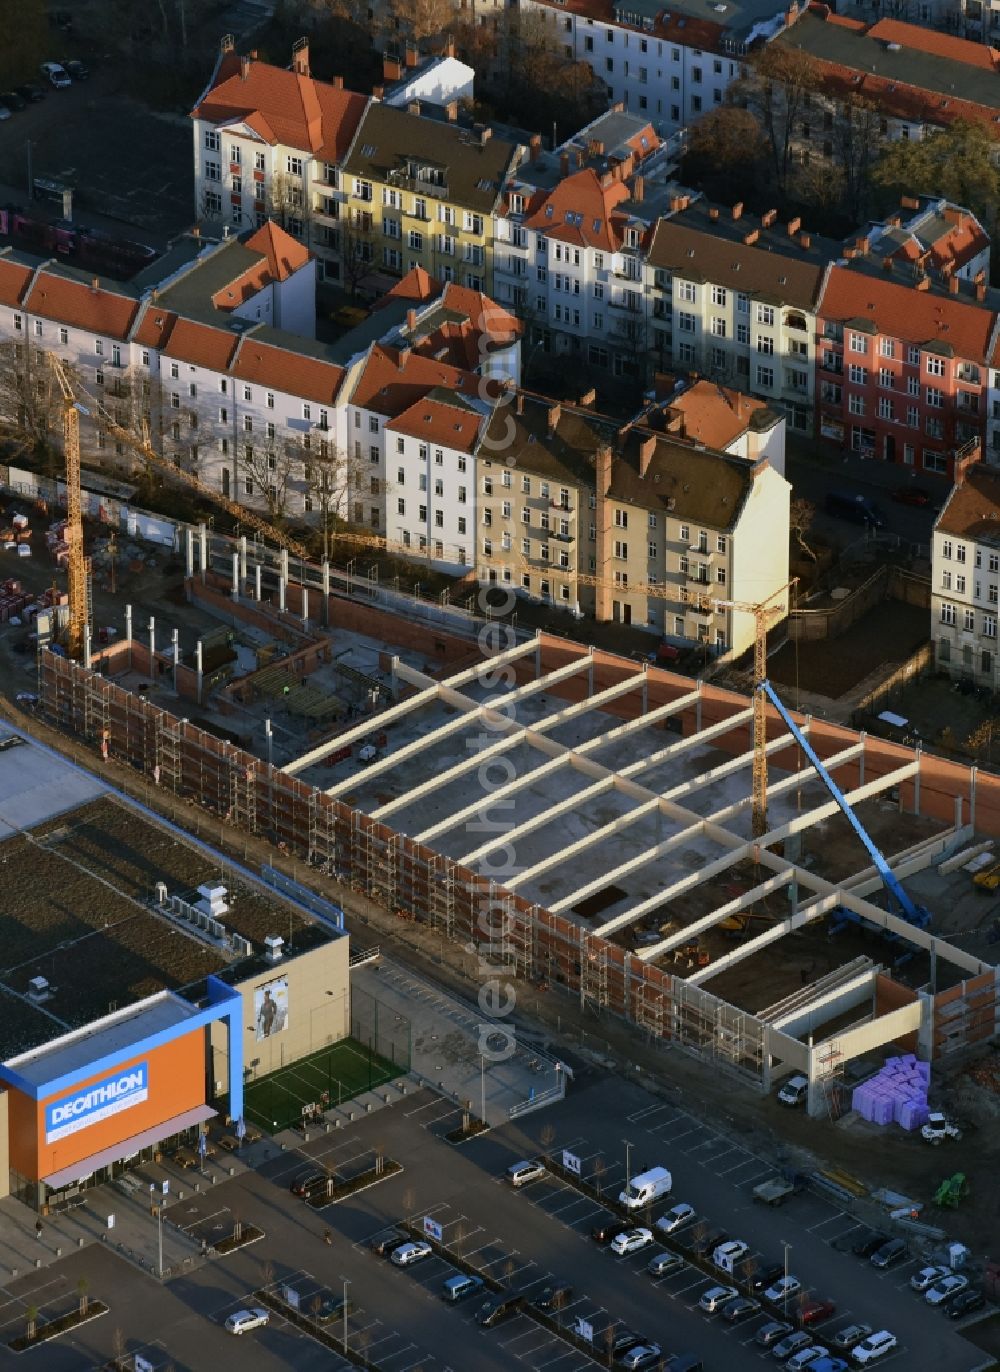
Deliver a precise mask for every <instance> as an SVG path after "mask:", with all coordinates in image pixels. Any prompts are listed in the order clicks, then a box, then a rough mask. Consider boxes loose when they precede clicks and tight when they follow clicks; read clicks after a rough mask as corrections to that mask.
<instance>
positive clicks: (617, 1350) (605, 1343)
mask: <svg viewBox="0 0 1000 1372" xmlns="http://www.w3.org/2000/svg"><path fill="white" fill-rule="evenodd" d="M645 1342H646V1340H645V1339H644V1338H643V1336H642V1335H641V1334H636V1333H635V1332H634V1330H632V1329H629V1328H628V1326H627V1325H624V1324H619V1325H615V1326H614V1327H613V1330H612V1334H611V1337H610V1339H609V1337H608V1333H607V1330H606V1329H605V1330H604V1332H603V1335H602V1338H601V1345H602V1347H604V1348H609V1347H610V1349H611V1355H612V1357H615V1358H620V1357H621V1356H622V1355H623V1354H624V1353H629V1352H631V1350H632V1349H633V1348H641V1347H642V1345H643V1344H644V1343H645Z"/></svg>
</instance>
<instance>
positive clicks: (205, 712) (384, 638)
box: [39, 537, 1000, 1115]
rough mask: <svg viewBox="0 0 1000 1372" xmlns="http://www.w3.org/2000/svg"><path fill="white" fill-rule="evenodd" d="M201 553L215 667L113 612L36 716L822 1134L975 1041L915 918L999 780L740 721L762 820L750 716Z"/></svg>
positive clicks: (963, 979) (63, 665)
mask: <svg viewBox="0 0 1000 1372" xmlns="http://www.w3.org/2000/svg"><path fill="white" fill-rule="evenodd" d="M194 542H195V545H196V546H197V538H196V537H195V539H194ZM213 560H217V559H213V556H212V554H211V551H210V552H209V555H208V556H207V558H206V564H205V565H201V566H199V565H198V562H199V559H198V558H197V557H195V558H193V559H192V561H193V562H194V566H192V568H191V570H192V572H193V575H192V576H191V577H189V578H188V579H187V581H186V585H187V590H188V596H189V601H190V603H192V604H195V605H199V606H201V607H202V608H203V610H204V611H205V614H206V620H207V617H208V616H209V615H214V616H215V617H216V623H218V621H219V620H220V619H221V620H222V621H223V622H225V623H226V624H227V625H228V629H227V634H226V639H225V642H226V653H227V656H228V661H227V662H226V663H224V664H223V665H222V667H221V668H214V669H213V670H212V671H211V672H210V671H209V670H208V667H207V665H206V660H205V655H204V649H202V654H201V661H200V664H198V663H196V664H195V665H194V666H188V665H186V664H185V662H184V661H183V660H182V656H183V655H182V654H181V652H180V650H179V648H178V649H177V650H176V651H175V647H174V640H173V637H172V634H171V635H170V636H169V637H168V636H165V629H166V626H163V625H159V626H154V630H153V632H154V635H159V636H160V640H161V646H159V647H158V646H157V643H156V638H155V636H154V638H153V641H152V643H151V642H150V640H149V636H148V634H147V635H143V634H141V633H140V632H139V630H138V629H137V628H136V626H135V625H134V624H132V623H131V622H128V623H126V624H125V625H124V626H123V629H124V631H123V632H121V633H120V634H117V633H116V634H115V635H114V637H113V639H112V641H110V642H109V643H108V644H106V645H104V646H100V647H96V648H88V651H87V659H86V660H87V661H88V662H89V666H87V665H85V663H74V662H73V661H71V660H69V659H67V658H66V657H64V656H59V655H57V654H54V653H52V652H51V651H46V652H44V653H43V654H42V659H41V670H40V677H39V680H40V687H39V693H40V696H41V706H42V709H43V710H44V713H45V716H46V717H47V719H48V720H49V721H51V722H52V723H53V724H56V725H58V726H59V727H60V728H62V729H66V730H69V731H71V732H73V733H75V734H79V735H81V736H82V737H84V738H85V739H87V740H88V741H89V742H90V743H91V744H92V745H93V746H94V747H95V748H96V749H99V750H101V751H104V752H105V754H106V755H107V756H109V757H114V758H115V759H118V760H122V761H125V762H127V763H128V764H129V765H130V766H132V767H134V768H137V769H138V770H140V771H142V772H143V773H144V774H145V775H147V776H150V777H152V778H153V779H154V780H155V781H156V783H157V785H158V786H159V787H160V788H162V789H164V790H166V791H169V792H171V793H173V794H176V795H178V796H182V797H185V798H187V799H189V800H192V801H194V802H196V803H197V804H198V805H199V806H201V807H203V808H205V809H206V810H208V811H209V812H211V813H212V814H215V815H218V816H221V817H223V818H224V819H225V820H227V821H228V822H229V823H230V824H233V825H236V826H237V827H239V828H241V829H243V830H244V831H245V832H247V833H249V834H253V835H256V836H258V837H262V838H264V839H266V840H267V841H269V842H271V843H273V844H274V845H275V846H276V847H277V848H278V849H279V851H284V852H287V853H289V854H293V855H298V856H301V857H302V858H304V859H305V860H306V861H307V862H308V863H309V864H310V865H312V866H313V867H314V868H316V869H318V870H320V871H322V872H324V873H325V874H327V875H329V876H332V877H333V878H335V879H336V880H338V881H340V882H341V883H343V885H344V886H345V887H350V888H353V889H354V890H356V891H359V892H363V893H364V894H365V895H366V896H368V897H370V898H372V899H374V900H375V901H377V902H378V903H379V904H380V905H381V906H383V907H384V908H385V909H386V910H387V911H391V912H393V913H398V914H399V915H400V916H402V917H405V918H407V919H415V920H418V921H421V922H423V923H425V924H426V925H428V926H429V927H430V928H432V929H434V930H436V931H438V932H439V933H440V935H441V936H442V938H444V939H447V940H454V941H455V942H456V943H458V944H460V945H462V946H466V945H468V944H469V942H470V940H472V941H474V942H476V943H477V944H479V945H489V946H490V947H491V948H492V956H493V957H494V959H495V960H497V961H499V962H501V963H506V964H507V965H509V967H510V968H511V971H512V973H513V974H515V975H517V976H520V977H523V978H526V979H530V980H533V981H535V982H536V983H544V984H548V985H553V986H557V987H561V988H562V989H563V990H564V991H565V992H567V993H569V994H571V995H572V996H573V997H574V998H577V999H578V1002H579V1004H580V1005H582V1006H585V1007H591V1008H592V1009H594V1010H595V1011H597V1012H599V1013H612V1014H615V1015H618V1016H621V1017H623V1018H624V1019H626V1020H628V1021H631V1022H633V1023H634V1024H636V1025H638V1026H640V1027H641V1028H642V1029H643V1030H644V1031H645V1032H646V1033H647V1034H648V1035H649V1036H651V1037H652V1038H654V1039H660V1040H663V1041H665V1042H671V1043H674V1044H678V1045H681V1046H684V1047H686V1048H688V1049H690V1050H692V1051H693V1052H696V1053H698V1054H699V1055H703V1056H706V1057H708V1058H711V1059H712V1061H713V1062H716V1063H719V1064H722V1065H724V1066H725V1067H726V1068H728V1069H730V1070H732V1071H733V1072H734V1073H736V1074H737V1075H739V1076H741V1077H743V1078H744V1079H745V1080H746V1081H747V1082H748V1083H752V1084H754V1085H755V1086H756V1087H757V1088H758V1089H761V1088H762V1089H767V1088H768V1087H769V1086H770V1085H771V1083H772V1082H773V1081H774V1080H775V1079H776V1078H778V1077H782V1076H784V1075H786V1074H787V1073H789V1072H791V1071H797V1072H803V1073H805V1074H806V1075H807V1076H808V1077H809V1080H810V1083H811V1092H810V1110H811V1112H812V1113H814V1114H823V1115H825V1114H827V1113H828V1112H829V1113H831V1114H837V1113H839V1112H840V1109H841V1108H842V1105H843V1102H844V1099H845V1098H846V1097H847V1095H849V1092H848V1091H847V1086H848V1084H849V1083H850V1082H851V1080H852V1068H851V1064H852V1063H855V1064H857V1063H861V1062H864V1061H867V1060H871V1056H872V1055H873V1054H877V1053H879V1052H880V1051H884V1050H885V1049H886V1048H887V1047H888V1046H889V1045H890V1044H895V1045H898V1046H902V1047H904V1048H907V1049H911V1050H913V1051H916V1052H918V1053H919V1054H920V1055H921V1056H923V1057H927V1058H932V1059H935V1058H943V1057H946V1056H948V1055H950V1054H953V1053H955V1052H957V1051H959V1050H963V1049H967V1048H969V1047H972V1046H974V1045H976V1044H978V1043H982V1042H985V1041H986V1040H989V1039H990V1038H992V1037H993V1035H994V1034H995V1032H996V1029H997V1021H998V1005H997V974H996V968H995V967H994V965H993V964H992V962H991V961H990V960H989V959H988V957H987V956H986V948H985V943H984V945H983V948H982V955H980V953H979V951H978V950H977V949H969V948H966V947H964V946H963V945H962V943H959V942H951V941H949V939H948V936H947V928H946V925H947V915H948V911H949V910H950V908H951V906H952V904H953V902H952V901H951V900H949V899H947V898H946V899H945V900H944V902H943V904H942V905H941V906H940V907H939V906H938V898H939V893H940V891H941V890H944V889H946V888H947V881H946V880H945V879H944V877H942V875H941V864H942V862H944V863H945V864H946V869H947V863H948V861H949V859H951V858H952V857H953V856H954V855H955V854H957V853H961V852H964V851H965V850H966V849H968V848H969V847H970V845H972V844H974V843H976V842H982V841H983V840H984V838H985V839H989V838H990V837H993V836H994V835H1000V781H998V780H997V779H995V778H993V777H992V776H989V775H986V774H980V775H977V774H976V773H975V772H974V771H970V770H969V769H965V768H962V767H960V766H957V765H954V764H951V763H948V762H945V761H943V760H941V759H938V758H934V757H931V756H929V755H926V754H920V753H915V752H913V751H911V750H909V749H906V748H903V747H899V746H895V745H892V744H889V743H886V742H884V741H882V740H876V739H872V738H865V737H864V736H859V735H856V734H854V733H852V732H851V731H849V730H846V729H843V728H840V727H837V726H834V725H831V724H828V723H824V722H820V721H818V720H809V719H805V718H802V717H800V716H794V717H793V716H791V715H788V714H783V713H782V711H783V707H781V708H780V710H779V708H778V707H780V701H777V702H776V703H772V702H771V701H770V700H768V701H766V702H765V701H759V702H758V703H757V713H758V716H759V718H758V725H759V724H760V723H761V722H763V724H764V726H765V730H766V736H765V741H764V748H765V749H766V753H765V752H764V750H763V749H762V748H760V747H758V748H757V749H756V754H757V761H758V767H759V766H760V763H761V759H762V757H763V758H764V761H765V762H766V769H767V778H768V780H767V789H766V811H765V813H764V815H763V816H762V815H760V814H758V808H759V806H758V800H759V797H758V795H757V786H756V778H755V775H754V773H755V768H754V760H755V747H754V716H755V703H754V702H753V701H751V700H749V699H747V698H744V697H740V696H737V695H734V694H732V693H731V692H726V691H722V690H720V689H718V688H716V687H714V686H712V685H711V684H708V683H704V682H697V681H692V680H690V679H687V678H683V677H680V676H677V675H675V674H673V673H671V672H668V671H665V670H661V669H659V668H656V667H651V666H648V665H639V664H637V663H636V662H633V661H629V660H627V659H623V658H618V657H615V656H613V655H611V654H607V653H603V652H599V651H594V650H590V651H588V650H587V649H586V648H585V647H583V646H581V645H579V644H576V643H571V642H569V641H567V640H563V639H559V638H555V637H552V636H548V635H538V636H536V637H531V638H528V637H525V636H523V635H521V636H518V635H510V636H507V635H505V634H504V632H503V630H502V627H501V626H499V625H498V626H494V628H493V630H492V631H490V632H489V633H488V634H487V638H488V639H489V640H490V643H491V644H492V648H493V649H499V651H491V650H489V649H488V650H486V651H484V648H483V646H482V644H481V643H477V641H476V640H475V638H473V637H471V636H467V635H465V634H461V633H459V632H456V631H455V629H454V627H453V626H449V628H448V629H445V628H442V627H440V626H438V627H434V626H432V625H429V624H421V623H420V622H419V621H417V620H415V619H414V618H413V617H412V616H410V617H404V616H401V615H397V614H394V613H392V612H391V610H389V609H387V608H379V607H377V606H376V605H375V604H374V603H372V597H371V596H369V595H367V594H362V595H358V594H357V593H356V591H357V588H355V593H354V594H350V595H349V594H347V593H346V591H343V590H340V589H339V588H335V589H331V591H330V593H329V594H328V595H326V594H323V593H322V589H325V588H322V589H321V588H320V587H316V586H314V585H311V584H310V583H309V581H308V579H307V581H306V583H305V585H303V584H302V583H300V582H298V581H297V580H295V579H294V578H292V577H290V576H289V577H288V578H287V580H285V575H286V574H285V572H284V570H282V569H281V564H280V559H278V560H277V561H275V559H273V558H269V559H262V561H263V562H264V564H265V565H264V566H263V568H261V569H260V570H258V567H259V564H258V565H257V566H255V565H254V558H253V549H252V548H251V550H250V553H249V563H248V565H247V566H246V568H245V574H244V568H243V566H241V560H240V552H239V548H238V546H237V551H236V552H234V554H233V573H232V578H231V579H230V578H226V579H223V578H222V577H221V576H220V575H219V573H218V572H217V571H213V570H212V565H211V564H212V562H213ZM286 565H287V564H286ZM276 569H277V570H276ZM276 575H277V576H278V577H279V579H280V580H281V581H282V582H283V584H282V585H281V586H280V592H279V593H280V601H281V605H280V606H276V605H274V604H273V603H268V602H269V601H273V600H274V598H275V594H274V591H272V590H271V589H269V587H270V586H271V585H272V584H273V581H274V577H275V576H276ZM258 591H259V593H260V596H261V599H259V600H258V598H257V597H258ZM366 601H367V603H366ZM282 607H283V608H282ZM189 633H190V631H189ZM144 639H145V641H143V640H144ZM512 640H514V641H512ZM188 656H190V655H188ZM262 663H263V665H262ZM300 702H301V704H300ZM289 706H291V708H289ZM223 721H228V725H229V727H228V730H227V729H226V728H225V727H224V726H223ZM205 726H207V727H205ZM227 734H228V736H225V735H227ZM241 745H242V746H241ZM810 749H812V750H815V751H814V753H813V754H812V755H810V752H809V750H810ZM817 761H818V762H820V763H821V765H822V766H823V767H824V769H825V771H826V773H827V777H826V779H824V777H823V776H821V775H820V773H819V770H818V769H817V766H816V765H815V764H816V762H817ZM828 781H830V782H835V789H837V790H839V791H840V792H842V793H843V798H844V799H845V804H846V806H847V810H849V811H850V812H851V814H852V815H853V817H854V818H853V820H852V819H850V818H849V817H848V813H847V811H845V808H844V805H842V804H841V803H840V800H838V798H837V796H835V795H834V793H833V791H831V789H830V787H829V785H828V784H827V782H828ZM762 819H763V820H764V824H763V827H762V826H761V822H760V821H761V820H762ZM858 826H861V830H862V832H863V833H864V835H865V837H866V838H867V841H868V844H869V845H872V847H870V848H867V847H866V843H865V842H864V841H863V840H862V838H860V837H859V832H858ZM873 851H874V852H875V853H876V855H880V854H881V853H884V854H885V857H886V858H887V859H888V863H889V865H890V866H891V869H892V870H891V872H890V874H889V878H888V879H887V878H886V874H885V871H883V870H880V867H879V863H878V861H877V860H873V858H872V856H871V854H872V852H873ZM896 879H898V881H899V882H901V883H902V886H903V887H904V888H906V890H909V891H912V893H913V899H912V901H911V900H909V898H908V897H907V896H906V894H905V891H904V892H903V894H902V900H903V902H905V903H906V904H907V905H908V907H909V908H905V906H901V904H900V901H899V900H898V899H897V894H898V888H897V889H895V890H894V889H893V884H892V883H894V882H895V881H896ZM962 879H963V878H962V877H961V875H960V876H959V877H958V878H956V880H962ZM964 879H965V880H966V881H967V880H968V878H967V877H966V878H964ZM925 888H927V889H928V894H929V899H928V908H927V909H924V907H923V906H922V905H919V900H920V899H921V898H922V893H923V891H924V889H925ZM887 897H888V898H887ZM935 897H938V898H935Z"/></svg>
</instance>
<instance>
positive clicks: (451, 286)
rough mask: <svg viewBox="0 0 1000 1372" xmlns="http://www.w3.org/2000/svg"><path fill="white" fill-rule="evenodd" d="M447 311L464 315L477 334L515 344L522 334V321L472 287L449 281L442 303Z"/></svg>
mask: <svg viewBox="0 0 1000 1372" xmlns="http://www.w3.org/2000/svg"><path fill="white" fill-rule="evenodd" d="M441 303H442V304H443V305H444V307H445V309H448V310H455V311H456V312H457V313H459V314H464V315H465V317H466V318H467V319H468V321H469V324H470V325H471V327H472V328H473V329H474V330H475V331H476V332H477V333H486V334H489V335H490V336H491V337H496V338H501V339H506V340H508V341H510V342H513V340H514V338H516V337H519V336H520V334H521V329H522V325H521V321H520V320H519V319H518V318H517V316H516V315H514V314H511V312H510V311H509V310H505V309H504V308H503V306H502V305H498V304H497V302H496V301H495V300H492V299H491V298H490V297H489V296H488V295H484V294H483V293H482V291H474V290H472V288H471V287H470V286H459V285H457V284H456V283H455V282H454V281H449V282H448V284H447V285H446V286H445V288H444V297H443V299H442V302H441Z"/></svg>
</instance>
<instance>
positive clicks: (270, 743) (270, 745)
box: [264, 719, 274, 767]
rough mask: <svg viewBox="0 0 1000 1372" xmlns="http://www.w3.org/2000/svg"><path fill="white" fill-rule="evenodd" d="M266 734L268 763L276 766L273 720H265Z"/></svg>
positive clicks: (270, 765)
mask: <svg viewBox="0 0 1000 1372" xmlns="http://www.w3.org/2000/svg"><path fill="white" fill-rule="evenodd" d="M264 734H265V736H266V738H267V765H268V766H269V767H273V766H274V731H273V730H272V728H271V721H270V720H269V719H265V720H264Z"/></svg>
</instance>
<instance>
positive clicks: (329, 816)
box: [306, 790, 340, 877]
mask: <svg viewBox="0 0 1000 1372" xmlns="http://www.w3.org/2000/svg"><path fill="white" fill-rule="evenodd" d="M306 833H307V848H306V861H307V862H308V863H309V865H310V866H311V867H317V868H319V870H320V871H321V872H326V873H327V875H328V876H332V877H339V876H340V863H339V861H338V857H339V853H338V847H337V814H336V810H335V809H334V807H333V805H331V804H330V802H329V801H328V800H327V799H326V797H325V796H324V795H323V793H322V791H318V790H312V791H310V793H309V800H308V804H307V811H306Z"/></svg>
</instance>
